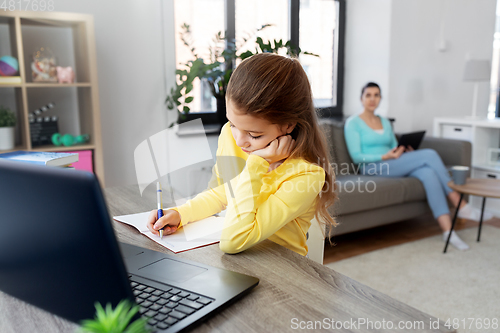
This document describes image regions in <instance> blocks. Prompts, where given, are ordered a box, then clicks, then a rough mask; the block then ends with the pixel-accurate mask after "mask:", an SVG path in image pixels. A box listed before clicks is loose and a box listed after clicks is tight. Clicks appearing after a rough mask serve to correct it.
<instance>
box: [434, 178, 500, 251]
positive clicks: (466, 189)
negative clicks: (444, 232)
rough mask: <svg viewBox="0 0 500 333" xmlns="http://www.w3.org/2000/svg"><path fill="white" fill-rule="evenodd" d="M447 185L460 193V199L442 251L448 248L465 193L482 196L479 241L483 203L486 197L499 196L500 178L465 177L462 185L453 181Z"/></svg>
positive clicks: (479, 231)
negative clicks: (465, 179)
mask: <svg viewBox="0 0 500 333" xmlns="http://www.w3.org/2000/svg"><path fill="white" fill-rule="evenodd" d="M448 186H449V187H450V188H451V189H452V190H454V191H457V192H458V193H460V200H459V202H458V206H457V209H456V211H455V215H454V216H453V222H452V224H451V230H450V233H449V235H448V239H447V240H446V245H445V246H444V251H443V253H446V249H447V248H448V243H449V241H450V237H451V232H452V231H453V228H454V227H455V222H456V220H457V215H458V209H459V207H460V204H461V203H462V199H463V197H464V195H465V194H469V195H477V196H479V197H483V204H482V207H481V218H480V220H479V230H478V232H477V241H478V242H479V240H480V238H481V227H482V225H483V215H484V205H485V203H486V198H500V179H479V178H467V181H466V182H465V184H464V185H455V183H454V182H453V181H450V182H449V183H448Z"/></svg>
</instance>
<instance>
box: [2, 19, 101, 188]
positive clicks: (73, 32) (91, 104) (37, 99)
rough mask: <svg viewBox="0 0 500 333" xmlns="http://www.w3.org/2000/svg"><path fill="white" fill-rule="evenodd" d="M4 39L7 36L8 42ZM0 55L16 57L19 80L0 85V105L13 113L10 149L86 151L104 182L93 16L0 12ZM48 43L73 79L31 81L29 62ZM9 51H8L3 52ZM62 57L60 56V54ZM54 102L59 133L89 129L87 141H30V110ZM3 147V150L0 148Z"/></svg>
mask: <svg viewBox="0 0 500 333" xmlns="http://www.w3.org/2000/svg"><path fill="white" fill-rule="evenodd" d="M7 40H8V41H7ZM0 45H2V46H3V47H2V48H0V53H3V54H0V56H3V55H10V56H13V57H15V58H16V59H17V60H18V61H19V75H20V76H21V83H16V84H1V85H0V104H7V105H9V104H10V105H9V106H11V109H13V110H14V111H15V112H16V115H17V125H16V129H15V132H16V146H15V148H14V150H28V151H63V152H64V151H72V152H74V151H86V152H87V153H88V152H89V151H90V152H91V155H92V164H93V165H92V168H93V171H94V173H95V174H96V175H97V176H98V178H99V180H100V181H101V183H102V184H104V167H103V153H102V140H101V123H100V111H99V95H98V84H97V68H96V49H95V35H94V21H93V17H92V16H91V15H86V14H77V13H60V12H29V11H0ZM44 46H46V47H50V49H51V51H52V52H53V53H54V55H55V57H56V60H57V64H56V65H57V66H62V67H66V66H71V67H72V68H73V70H74V72H75V80H74V83H45V82H33V80H32V75H31V61H32V54H33V52H34V51H35V50H36V49H37V48H39V47H44ZM5 50H10V54H5ZM59 57H60V58H59ZM52 101H54V102H55V103H56V107H55V108H54V110H53V112H52V113H51V115H56V116H57V117H58V122H59V125H58V127H59V132H60V133H61V134H66V133H68V134H71V135H80V134H89V136H90V141H89V142H87V143H84V144H79V145H73V146H69V147H66V146H55V145H52V144H47V145H42V146H38V145H36V146H33V145H32V138H31V134H30V123H29V114H31V113H32V112H33V111H34V110H36V109H38V108H39V107H41V106H43V105H44V104H47V103H48V102H52ZM3 152H4V151H3Z"/></svg>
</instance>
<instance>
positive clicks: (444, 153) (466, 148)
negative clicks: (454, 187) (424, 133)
mask: <svg viewBox="0 0 500 333" xmlns="http://www.w3.org/2000/svg"><path fill="white" fill-rule="evenodd" d="M424 148H430V149H434V150H435V151H436V152H437V153H438V154H439V156H441V159H442V160H443V163H444V165H448V166H449V165H464V166H468V167H470V166H471V158H472V144H471V143H470V142H469V141H462V140H453V139H443V138H435V137H424V139H423V140H422V143H421V144H420V147H419V149H424Z"/></svg>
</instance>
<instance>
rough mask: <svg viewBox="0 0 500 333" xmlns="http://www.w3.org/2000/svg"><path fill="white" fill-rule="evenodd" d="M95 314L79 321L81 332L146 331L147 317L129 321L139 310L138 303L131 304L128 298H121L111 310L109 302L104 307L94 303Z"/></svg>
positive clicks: (140, 332)
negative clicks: (90, 317) (92, 317)
mask: <svg viewBox="0 0 500 333" xmlns="http://www.w3.org/2000/svg"><path fill="white" fill-rule="evenodd" d="M95 308H96V315H95V318H94V319H87V320H84V321H82V322H81V325H82V326H81V332H85V333H148V332H150V330H149V329H148V328H146V323H147V319H145V318H140V319H137V320H135V321H134V322H133V323H130V321H131V320H132V318H133V317H134V316H135V315H136V313H137V312H138V311H139V306H138V305H132V303H130V302H129V301H128V300H123V301H121V302H120V303H118V305H117V306H116V308H115V309H114V310H113V308H112V306H111V304H110V303H108V304H106V309H104V308H103V307H102V305H101V304H100V303H96V304H95Z"/></svg>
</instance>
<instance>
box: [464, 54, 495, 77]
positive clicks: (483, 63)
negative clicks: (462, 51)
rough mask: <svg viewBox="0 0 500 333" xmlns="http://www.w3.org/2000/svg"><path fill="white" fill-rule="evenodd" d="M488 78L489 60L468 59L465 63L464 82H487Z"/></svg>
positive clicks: (489, 74)
mask: <svg viewBox="0 0 500 333" xmlns="http://www.w3.org/2000/svg"><path fill="white" fill-rule="evenodd" d="M490 77H491V68H490V62H489V60H477V59H469V60H467V62H466V63H465V70H464V81H489V80H490Z"/></svg>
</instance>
